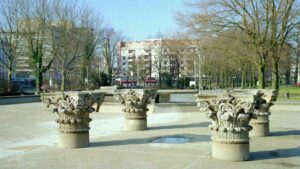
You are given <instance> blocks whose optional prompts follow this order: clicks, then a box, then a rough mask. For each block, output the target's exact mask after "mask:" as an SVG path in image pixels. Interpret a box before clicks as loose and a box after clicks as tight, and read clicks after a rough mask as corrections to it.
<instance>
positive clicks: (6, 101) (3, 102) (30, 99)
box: [0, 95, 41, 105]
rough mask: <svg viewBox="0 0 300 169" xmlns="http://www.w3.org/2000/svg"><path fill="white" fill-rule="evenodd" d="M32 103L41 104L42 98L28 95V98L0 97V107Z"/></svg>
mask: <svg viewBox="0 0 300 169" xmlns="http://www.w3.org/2000/svg"><path fill="white" fill-rule="evenodd" d="M32 102H41V99H40V96H38V95H27V96H1V97H0V105H7V104H20V103H32Z"/></svg>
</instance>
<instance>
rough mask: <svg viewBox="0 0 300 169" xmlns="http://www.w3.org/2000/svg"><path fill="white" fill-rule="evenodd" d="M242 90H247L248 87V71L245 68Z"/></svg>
mask: <svg viewBox="0 0 300 169" xmlns="http://www.w3.org/2000/svg"><path fill="white" fill-rule="evenodd" d="M241 87H242V89H245V88H246V87H247V70H246V68H244V69H243V70H242V82H241Z"/></svg>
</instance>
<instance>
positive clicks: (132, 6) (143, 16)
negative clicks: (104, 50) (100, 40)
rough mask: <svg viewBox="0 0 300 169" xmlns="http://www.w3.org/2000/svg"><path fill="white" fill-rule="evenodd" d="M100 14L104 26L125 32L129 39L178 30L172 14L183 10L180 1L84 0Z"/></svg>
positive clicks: (141, 38) (139, 38)
mask: <svg viewBox="0 0 300 169" xmlns="http://www.w3.org/2000/svg"><path fill="white" fill-rule="evenodd" d="M82 2H84V3H87V4H89V6H91V7H92V8H94V9H95V10H96V11H97V12H100V13H101V14H102V16H103V19H104V24H105V25H108V26H111V27H113V28H115V29H116V30H117V31H120V32H122V33H123V35H124V36H125V37H127V38H128V39H129V40H143V39H146V38H149V36H150V35H151V37H153V38H154V37H155V35H156V34H157V32H162V33H168V32H172V31H174V30H175V29H176V27H177V25H176V21H175V20H174V17H173V12H175V11H177V10H179V9H180V8H181V7H182V2H181V0H82Z"/></svg>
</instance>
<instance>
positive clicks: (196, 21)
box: [177, 0, 299, 88]
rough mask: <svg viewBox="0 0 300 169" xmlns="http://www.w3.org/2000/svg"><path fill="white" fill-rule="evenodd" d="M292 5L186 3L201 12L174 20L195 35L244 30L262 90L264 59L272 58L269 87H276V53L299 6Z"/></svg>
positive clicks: (279, 1)
mask: <svg viewBox="0 0 300 169" xmlns="http://www.w3.org/2000/svg"><path fill="white" fill-rule="evenodd" d="M202 2H203V1H202ZM295 4H296V2H295V1H294V0H291V1H285V0H271V1H259V0H250V1H243V0H215V1H206V2H205V3H195V4H189V5H192V6H193V7H196V8H200V7H201V8H202V10H198V11H203V12H198V11H197V12H192V13H190V14H188V15H185V14H182V13H181V14H180V13H179V14H178V15H177V17H178V21H179V22H180V23H181V24H183V25H185V26H186V27H188V28H189V29H190V30H192V31H194V32H197V33H203V32H214V33H218V32H220V31H224V30H228V29H229V28H232V27H234V28H238V29H240V30H241V31H243V32H244V33H245V34H246V35H247V36H249V39H250V42H251V43H253V44H254V46H255V51H256V55H257V59H256V62H257V65H258V66H257V68H258V75H259V82H260V87H261V88H264V87H265V80H264V79H265V77H264V76H265V74H264V72H265V69H266V59H267V57H269V56H270V57H271V58H272V59H273V64H272V67H273V68H272V78H273V80H272V87H273V88H278V61H279V56H280V55H279V53H280V51H281V50H282V48H283V45H284V43H285V42H286V38H287V36H288V34H289V33H290V31H291V30H292V29H293V27H294V26H295V25H296V24H297V22H295V18H296V16H297V15H298V12H299V10H297V8H298V7H299V5H295Z"/></svg>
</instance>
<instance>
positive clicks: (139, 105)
mask: <svg viewBox="0 0 300 169" xmlns="http://www.w3.org/2000/svg"><path fill="white" fill-rule="evenodd" d="M150 97H151V93H150V92H149V91H148V90H143V89H136V90H124V91H123V93H120V94H119V99H120V100H121V104H123V105H124V106H125V108H124V109H123V111H124V112H125V130H127V131H138V130H145V129H146V128H147V115H146V112H147V111H148V108H147V104H149V103H150V100H149V99H150Z"/></svg>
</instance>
